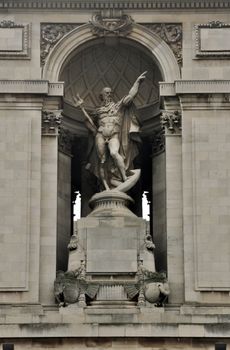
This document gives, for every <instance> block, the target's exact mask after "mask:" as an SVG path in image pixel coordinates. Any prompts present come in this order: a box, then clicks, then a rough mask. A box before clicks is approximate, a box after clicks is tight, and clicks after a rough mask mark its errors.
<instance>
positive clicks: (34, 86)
mask: <svg viewBox="0 0 230 350" xmlns="http://www.w3.org/2000/svg"><path fill="white" fill-rule="evenodd" d="M63 92H64V83H63V82H57V83H50V82H48V81H47V80H0V94H42V95H48V96H63Z"/></svg>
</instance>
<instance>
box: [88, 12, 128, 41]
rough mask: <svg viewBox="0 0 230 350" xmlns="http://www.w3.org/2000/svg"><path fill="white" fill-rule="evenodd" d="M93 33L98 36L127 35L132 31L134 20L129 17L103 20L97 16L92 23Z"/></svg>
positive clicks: (123, 16)
mask: <svg viewBox="0 0 230 350" xmlns="http://www.w3.org/2000/svg"><path fill="white" fill-rule="evenodd" d="M90 23H91V25H92V33H93V34H94V35H97V36H106V35H111V34H112V35H127V34H128V33H129V32H130V31H131V30H132V25H133V19H132V18H131V17H130V16H128V15H122V16H121V17H119V18H103V17H102V16H101V15H99V14H97V15H95V16H93V18H92V20H91V21H90Z"/></svg>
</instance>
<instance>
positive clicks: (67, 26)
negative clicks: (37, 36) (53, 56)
mask: <svg viewBox="0 0 230 350" xmlns="http://www.w3.org/2000/svg"><path fill="white" fill-rule="evenodd" d="M78 26H79V24H77V23H42V24H41V65H44V64H45V60H46V57H47V56H48V54H49V52H50V50H51V49H52V47H53V46H54V45H55V44H56V43H57V42H58V41H59V40H60V39H61V38H62V37H63V36H64V35H65V34H67V33H68V32H70V31H71V30H73V29H74V28H77V27H78Z"/></svg>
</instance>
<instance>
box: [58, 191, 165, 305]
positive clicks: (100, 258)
mask: <svg viewBox="0 0 230 350" xmlns="http://www.w3.org/2000/svg"><path fill="white" fill-rule="evenodd" d="M131 201H132V199H131V198H130V197H129V196H127V195H126V194H125V193H122V192H119V191H104V192H101V193H97V194H96V195H94V196H93V197H92V199H91V201H90V205H91V206H92V208H93V211H92V212H91V214H90V215H89V216H88V217H86V218H82V219H80V220H78V221H77V222H76V224H75V234H74V236H72V238H71V241H70V244H69V249H70V253H69V264H68V271H67V272H66V273H65V274H64V275H62V276H59V277H58V278H59V279H58V278H57V280H56V283H60V282H61V281H62V283H63V284H64V285H65V289H64V292H63V296H64V299H65V302H67V303H73V302H76V303H78V304H79V306H86V305H91V306H97V307H100V306H101V307H102V306H105V305H106V306H112V305H113V306H116V307H121V306H122V307H130V306H135V305H138V306H145V305H146V300H147V301H149V302H150V303H155V302H157V301H158V299H159V297H160V294H161V288H162V286H163V285H165V282H166V279H165V276H164V275H163V274H158V273H157V272H156V271H155V261H154V253H153V249H154V244H153V242H152V239H151V236H150V234H149V232H148V229H147V228H148V225H147V223H146V221H145V220H143V219H142V218H138V217H136V216H135V215H134V214H133V213H132V212H131V211H130V210H129V209H128V206H127V205H128V203H129V202H131ZM70 285H71V286H70ZM163 289H164V288H163ZM163 289H162V290H163ZM152 292H153V293H152ZM70 295H71V296H70ZM73 295H74V297H73ZM164 295H165V294H164Z"/></svg>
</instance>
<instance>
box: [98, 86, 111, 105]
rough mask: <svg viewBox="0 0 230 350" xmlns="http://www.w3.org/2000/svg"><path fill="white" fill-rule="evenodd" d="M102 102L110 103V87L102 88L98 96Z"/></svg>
mask: <svg viewBox="0 0 230 350" xmlns="http://www.w3.org/2000/svg"><path fill="white" fill-rule="evenodd" d="M99 97H100V100H101V101H102V102H111V101H112V89H111V88H110V87H104V88H103V89H102V90H101V93H100V95H99Z"/></svg>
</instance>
